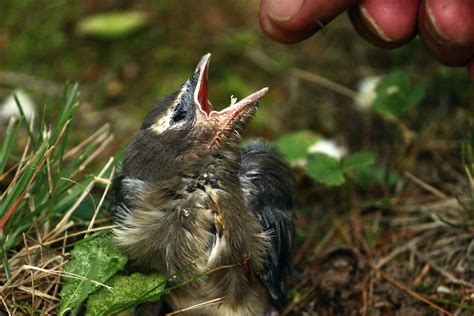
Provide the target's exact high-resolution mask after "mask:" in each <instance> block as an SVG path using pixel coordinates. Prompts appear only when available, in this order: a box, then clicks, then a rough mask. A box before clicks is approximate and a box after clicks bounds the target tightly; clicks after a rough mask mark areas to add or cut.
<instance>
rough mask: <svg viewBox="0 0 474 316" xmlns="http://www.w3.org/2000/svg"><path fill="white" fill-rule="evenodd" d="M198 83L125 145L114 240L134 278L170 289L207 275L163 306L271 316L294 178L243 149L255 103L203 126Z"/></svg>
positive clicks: (254, 147) (265, 150)
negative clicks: (145, 277)
mask: <svg viewBox="0 0 474 316" xmlns="http://www.w3.org/2000/svg"><path fill="white" fill-rule="evenodd" d="M206 67H207V64H206ZM206 71H207V68H206ZM202 77H203V70H202V69H198V70H197V72H196V73H195V74H194V75H193V76H192V77H191V78H190V79H189V80H188V81H187V82H186V83H185V84H184V85H183V86H182V88H181V90H179V91H178V92H175V93H173V94H171V95H170V96H168V97H166V98H164V99H162V100H161V101H160V102H158V104H157V105H156V106H155V107H154V108H153V109H152V111H151V112H150V113H149V114H148V116H147V117H146V118H145V120H144V123H143V125H142V127H141V129H140V131H139V132H138V134H137V136H136V137H135V138H134V140H133V141H132V143H131V144H130V145H129V146H128V148H127V150H126V152H125V155H124V160H123V164H122V168H121V171H120V172H119V174H118V176H117V177H116V179H115V181H114V191H115V203H114V206H113V210H114V213H115V214H116V218H117V223H118V224H119V227H118V228H117V229H116V230H115V236H116V238H115V240H116V242H117V244H118V245H119V246H120V247H122V248H123V249H124V250H125V251H126V253H127V254H128V255H129V257H130V259H131V261H132V262H133V265H134V266H135V267H136V268H137V269H139V270H142V271H159V272H161V273H163V274H166V275H168V276H170V278H171V279H170V282H172V283H174V284H179V283H181V282H184V281H186V280H188V279H190V278H191V277H192V276H194V275H196V274H199V273H203V272H206V271H211V272H210V273H209V274H208V275H207V276H206V277H204V278H202V279H200V280H198V281H194V282H191V283H188V284H187V285H186V286H182V287H179V288H177V289H176V290H174V291H173V292H172V293H171V294H170V295H168V296H167V297H166V300H167V302H168V303H169V304H170V305H171V307H172V308H173V309H175V310H179V309H183V308H188V307H190V306H193V305H197V304H200V303H203V302H207V301H210V300H214V299H218V302H219V304H214V305H205V306H204V307H200V308H196V309H193V310H191V311H189V312H188V314H192V315H264V314H269V313H271V312H272V311H274V310H275V308H274V307H278V308H279V307H281V306H282V305H283V304H284V301H285V297H286V282H285V279H286V275H287V272H288V270H289V268H290V255H291V247H292V241H293V234H294V231H293V214H292V211H291V208H292V202H291V192H292V190H293V177H292V174H291V171H290V169H289V168H288V166H287V165H286V164H285V163H284V162H283V161H282V159H281V158H280V157H279V155H277V154H276V153H275V152H274V151H273V150H271V149H270V147H268V146H267V145H265V144H264V143H262V142H254V143H252V144H251V145H250V146H249V147H248V148H247V149H246V150H244V151H241V149H240V147H239V141H240V136H239V132H240V131H241V130H242V129H243V128H244V126H245V123H246V122H247V121H248V119H249V118H250V117H251V116H252V114H253V113H254V112H255V110H256V107H257V102H252V103H251V104H249V105H247V106H245V107H242V109H241V110H240V109H239V111H238V114H236V115H232V116H230V115H221V116H220V117H219V116H216V117H217V120H214V117H213V116H212V115H209V113H207V114H208V115H207V118H206V119H204V120H203V119H200V117H199V115H201V114H200V113H202V112H203V111H201V112H198V111H199V110H200V109H201V110H202V108H203V106H202V105H200V104H196V103H199V101H197V98H198V97H199V94H198V93H201V91H199V90H198V91H197V90H196V89H204V88H205V89H207V82H206V86H205V87H203V86H200V85H199V82H202V80H204V79H202ZM206 80H207V78H206ZM206 95H207V91H206ZM236 113H237V111H236ZM221 117H223V118H224V119H225V120H226V121H225V124H223V123H222V120H223V119H222V118H221Z"/></svg>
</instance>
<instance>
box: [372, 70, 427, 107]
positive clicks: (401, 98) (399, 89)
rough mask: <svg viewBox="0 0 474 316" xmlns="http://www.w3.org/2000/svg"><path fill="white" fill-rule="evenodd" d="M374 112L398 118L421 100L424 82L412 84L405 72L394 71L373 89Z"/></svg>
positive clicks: (423, 93) (424, 86)
mask: <svg viewBox="0 0 474 316" xmlns="http://www.w3.org/2000/svg"><path fill="white" fill-rule="evenodd" d="M375 91H376V98H375V101H374V103H373V106H372V107H373V109H374V111H375V112H379V113H383V114H391V115H395V116H400V115H401V114H403V113H405V112H407V111H409V110H411V109H412V108H414V107H415V106H416V105H418V103H419V102H420V101H421V100H422V99H423V97H424V95H425V91H426V82H422V83H420V84H418V85H415V84H414V83H412V82H411V81H410V80H409V79H408V76H407V75H406V73H405V72H402V71H396V72H394V73H392V74H390V75H388V76H386V77H385V78H383V79H382V81H380V83H379V84H378V85H377V87H376V88H375Z"/></svg>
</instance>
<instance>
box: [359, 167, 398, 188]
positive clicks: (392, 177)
mask: <svg viewBox="0 0 474 316" xmlns="http://www.w3.org/2000/svg"><path fill="white" fill-rule="evenodd" d="M352 179H353V180H354V181H355V182H356V183H357V184H359V185H361V186H362V187H364V188H366V189H371V188H374V187H376V186H383V185H386V186H389V187H393V186H395V184H396V183H397V181H398V179H399V176H398V173H397V172H396V171H395V170H392V169H386V168H377V167H372V166H364V167H361V168H358V169H357V170H355V171H354V173H353V175H352Z"/></svg>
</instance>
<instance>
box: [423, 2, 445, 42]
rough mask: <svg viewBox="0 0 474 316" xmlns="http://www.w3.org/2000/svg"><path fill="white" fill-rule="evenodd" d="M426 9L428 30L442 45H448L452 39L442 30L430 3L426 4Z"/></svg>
mask: <svg viewBox="0 0 474 316" xmlns="http://www.w3.org/2000/svg"><path fill="white" fill-rule="evenodd" d="M425 9H426V22H425V27H426V31H427V32H428V33H430V35H431V37H432V38H433V40H434V41H435V42H437V43H438V44H440V45H446V43H449V42H450V40H449V38H447V37H446V36H445V35H444V34H443V32H441V30H440V28H439V26H438V22H437V21H436V17H435V15H434V13H433V10H432V9H431V7H430V6H428V4H426V6H425Z"/></svg>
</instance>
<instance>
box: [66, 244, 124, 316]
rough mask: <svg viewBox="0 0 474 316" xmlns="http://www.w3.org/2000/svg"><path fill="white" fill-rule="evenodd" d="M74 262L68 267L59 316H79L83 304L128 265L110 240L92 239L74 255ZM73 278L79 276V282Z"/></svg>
mask: <svg viewBox="0 0 474 316" xmlns="http://www.w3.org/2000/svg"><path fill="white" fill-rule="evenodd" d="M71 255H72V257H73V259H72V260H71V261H70V262H69V263H68V264H67V265H66V267H65V269H64V273H63V277H64V278H65V280H66V284H65V286H64V287H63V289H62V290H61V293H60V296H61V304H60V307H59V315H63V314H65V313H66V312H70V313H71V314H72V315H77V313H78V312H79V309H80V307H81V304H82V303H83V302H84V300H85V299H86V298H87V297H88V296H89V295H90V294H91V293H92V292H94V291H95V290H97V288H99V286H100V285H99V284H98V283H101V284H103V283H105V282H106V281H107V280H108V279H109V278H110V277H112V276H113V275H114V274H115V273H116V272H117V271H119V270H122V269H123V267H124V266H125V264H126V263H127V257H126V256H125V255H124V254H122V253H121V252H120V251H119V250H118V249H117V248H116V247H115V246H114V244H113V243H112V241H111V239H110V238H109V237H106V236H105V237H104V236H99V237H97V236H91V237H88V238H86V239H84V240H83V241H81V242H80V243H79V244H77V245H76V247H75V248H74V249H73V250H72V251H71ZM72 275H76V276H80V279H78V278H76V277H73V276H72Z"/></svg>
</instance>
